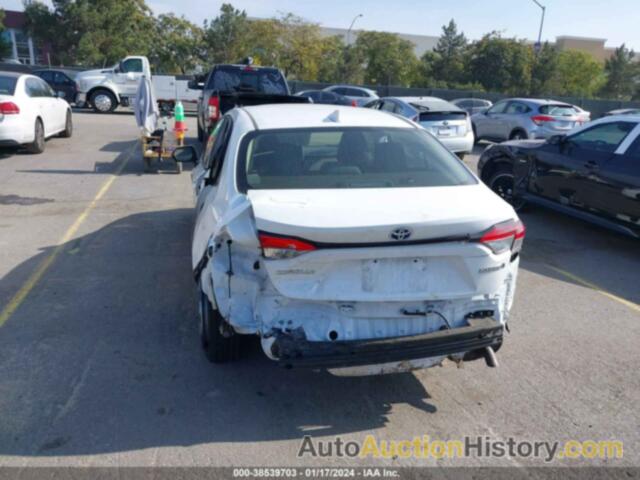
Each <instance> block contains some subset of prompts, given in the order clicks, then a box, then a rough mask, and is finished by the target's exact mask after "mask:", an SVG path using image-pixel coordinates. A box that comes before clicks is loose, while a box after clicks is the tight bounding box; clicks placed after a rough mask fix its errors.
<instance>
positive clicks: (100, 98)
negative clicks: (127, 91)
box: [90, 90, 118, 113]
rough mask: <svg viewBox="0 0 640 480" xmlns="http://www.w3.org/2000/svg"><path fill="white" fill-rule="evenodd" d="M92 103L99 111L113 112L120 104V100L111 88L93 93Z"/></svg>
mask: <svg viewBox="0 0 640 480" xmlns="http://www.w3.org/2000/svg"><path fill="white" fill-rule="evenodd" d="M90 101H91V105H92V106H93V110H94V111H96V112H98V113H111V112H113V111H114V110H115V109H116V107H117V106H118V101H117V100H116V97H115V95H114V94H113V93H111V92H110V91H109V90H96V91H95V92H93V93H92V94H91V98H90Z"/></svg>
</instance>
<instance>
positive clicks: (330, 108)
mask: <svg viewBox="0 0 640 480" xmlns="http://www.w3.org/2000/svg"><path fill="white" fill-rule="evenodd" d="M240 110H241V111H243V112H244V113H246V114H248V115H249V116H250V117H251V119H252V120H253V123H254V125H255V126H256V128H257V129H259V130H269V129H288V128H319V127H321V128H335V127H389V128H416V127H415V126H414V125H413V124H412V123H410V122H409V121H407V120H405V119H403V118H401V117H399V116H396V115H389V114H388V113H386V112H380V111H376V110H371V109H368V108H356V107H351V106H338V105H322V104H291V105H286V104H279V105H278V104H270V105H258V106H254V107H242V108H241V109H240Z"/></svg>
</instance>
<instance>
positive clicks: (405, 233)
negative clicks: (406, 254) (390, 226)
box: [389, 227, 412, 241]
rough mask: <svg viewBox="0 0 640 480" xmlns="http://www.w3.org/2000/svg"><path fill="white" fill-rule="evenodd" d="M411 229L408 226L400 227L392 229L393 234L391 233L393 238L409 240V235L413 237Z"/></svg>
mask: <svg viewBox="0 0 640 480" xmlns="http://www.w3.org/2000/svg"><path fill="white" fill-rule="evenodd" d="M411 233H412V232H411V230H410V229H408V228H406V227H400V228H396V229H395V230H392V231H391V234H390V235H389V236H390V237H391V238H392V239H393V240H398V241H400V240H408V239H409V237H411Z"/></svg>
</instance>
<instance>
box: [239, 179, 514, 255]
mask: <svg viewBox="0 0 640 480" xmlns="http://www.w3.org/2000/svg"><path fill="white" fill-rule="evenodd" d="M247 195H248V197H249V200H250V202H251V205H252V208H253V213H254V216H255V222H256V227H257V229H258V230H260V231H264V232H269V233H275V234H280V235H287V236H292V237H298V238H303V239H306V240H310V241H314V242H317V243H327V244H345V243H349V244H351V243H352V244H365V243H387V242H392V241H394V239H392V237H391V233H392V231H393V230H395V229H398V228H406V229H408V230H410V232H411V237H410V238H408V239H407V240H408V241H420V240H430V239H442V238H448V237H461V236H468V235H475V234H477V233H479V232H482V231H484V230H486V229H488V228H489V227H491V226H493V225H495V224H496V223H499V222H502V221H505V220H509V219H512V218H517V216H516V214H515V212H514V211H513V209H512V208H511V206H510V205H509V204H507V203H506V202H505V201H503V200H502V199H501V198H499V197H498V196H497V195H495V194H494V193H493V192H492V191H491V190H489V189H488V188H487V187H486V186H485V185H484V184H481V183H478V184H475V185H467V186H454V187H420V188H381V189H335V190H324V189H319V190H251V191H249V192H248V194H247Z"/></svg>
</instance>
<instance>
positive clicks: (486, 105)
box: [473, 100, 491, 108]
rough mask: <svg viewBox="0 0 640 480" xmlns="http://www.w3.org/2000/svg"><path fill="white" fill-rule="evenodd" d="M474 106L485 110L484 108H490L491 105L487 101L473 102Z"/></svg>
mask: <svg viewBox="0 0 640 480" xmlns="http://www.w3.org/2000/svg"><path fill="white" fill-rule="evenodd" d="M473 106H474V107H480V108H484V107H490V106H491V103H490V102H487V101H486V100H474V101H473Z"/></svg>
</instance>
